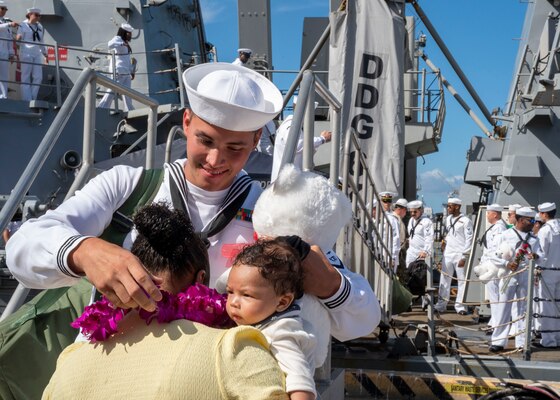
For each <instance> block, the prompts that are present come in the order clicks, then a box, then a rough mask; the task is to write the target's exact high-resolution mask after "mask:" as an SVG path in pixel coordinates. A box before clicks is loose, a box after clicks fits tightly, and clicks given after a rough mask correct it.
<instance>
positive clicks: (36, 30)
mask: <svg viewBox="0 0 560 400" xmlns="http://www.w3.org/2000/svg"><path fill="white" fill-rule="evenodd" d="M7 11H8V4H7V2H5V1H1V0H0V99H7V98H8V81H9V77H8V74H9V66H10V63H13V62H14V61H15V59H16V52H15V49H14V45H13V39H14V34H15V38H16V40H21V41H22V42H21V43H20V45H19V61H20V62H21V98H22V100H26V101H31V100H35V99H37V93H38V92H39V87H40V84H41V82H42V80H43V68H42V65H43V63H44V62H48V58H47V48H46V47H45V45H44V41H43V39H44V32H45V31H44V29H43V25H41V23H40V22H39V21H40V19H41V10H40V9H39V8H35V7H33V8H28V9H27V12H26V14H25V20H24V21H22V22H20V23H18V22H15V21H12V20H11V19H8V18H6V13H7Z"/></svg>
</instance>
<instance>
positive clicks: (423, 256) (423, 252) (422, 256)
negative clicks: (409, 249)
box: [418, 251, 428, 260]
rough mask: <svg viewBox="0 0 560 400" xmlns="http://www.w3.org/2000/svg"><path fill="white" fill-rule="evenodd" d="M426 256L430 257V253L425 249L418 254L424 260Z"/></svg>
mask: <svg viewBox="0 0 560 400" xmlns="http://www.w3.org/2000/svg"><path fill="white" fill-rule="evenodd" d="M426 257H428V253H426V252H425V251H421V252H420V254H418V258H420V259H422V260H424V259H425V258H426Z"/></svg>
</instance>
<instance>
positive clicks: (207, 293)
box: [70, 283, 235, 343]
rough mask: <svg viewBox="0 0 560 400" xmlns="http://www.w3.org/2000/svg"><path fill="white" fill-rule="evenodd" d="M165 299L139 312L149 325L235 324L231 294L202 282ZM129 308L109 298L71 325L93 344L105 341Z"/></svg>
mask: <svg viewBox="0 0 560 400" xmlns="http://www.w3.org/2000/svg"><path fill="white" fill-rule="evenodd" d="M161 294H162V295H163V298H162V299H161V300H160V301H158V302H157V308H156V311H153V312H149V311H146V310H143V309H140V310H139V312H138V315H139V316H140V318H142V319H143V320H145V321H146V324H147V325H149V324H150V323H151V322H152V321H153V320H154V319H155V320H156V321H157V322H158V323H160V324H163V323H167V322H171V321H175V320H177V319H187V320H189V321H194V322H200V323H202V324H204V325H208V326H211V327H214V328H230V327H232V326H235V323H234V322H233V321H232V320H231V319H230V318H229V315H228V314H227V312H226V301H227V296H226V295H223V294H220V293H218V292H217V291H216V290H214V289H210V288H209V287H207V286H204V285H201V284H199V283H197V284H195V285H193V286H189V287H187V288H186V289H184V290H183V291H181V292H179V293H177V294H176V295H174V294H171V293H168V292H166V291H164V290H162V291H161ZM129 311H130V310H129V309H122V308H118V307H114V306H113V305H112V304H111V302H110V301H109V300H107V299H106V298H105V296H103V297H102V299H101V300H99V301H96V302H95V303H93V304H91V305H89V306H87V307H86V308H85V309H84V312H83V314H82V315H81V316H80V317H78V318H77V319H76V320H75V321H74V322H72V323H71V324H70V325H71V326H72V327H73V328H78V329H82V333H83V334H84V335H85V336H86V337H87V338H88V339H89V341H90V342H91V343H96V342H102V341H104V340H106V339H107V338H109V337H110V336H111V335H113V334H114V333H116V332H117V331H118V329H117V328H118V322H119V321H120V320H121V319H123V317H124V316H125V315H126V314H128V312H129Z"/></svg>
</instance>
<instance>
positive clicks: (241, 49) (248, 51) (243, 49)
mask: <svg viewBox="0 0 560 400" xmlns="http://www.w3.org/2000/svg"><path fill="white" fill-rule="evenodd" d="M237 52H238V53H245V54H249V55H251V54H253V50H251V49H248V48H246V47H242V48H240V49H237Z"/></svg>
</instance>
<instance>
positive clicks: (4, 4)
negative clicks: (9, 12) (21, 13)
mask: <svg viewBox="0 0 560 400" xmlns="http://www.w3.org/2000/svg"><path fill="white" fill-rule="evenodd" d="M0 7H3V8H8V3H6V2H5V1H2V0H0Z"/></svg>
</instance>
